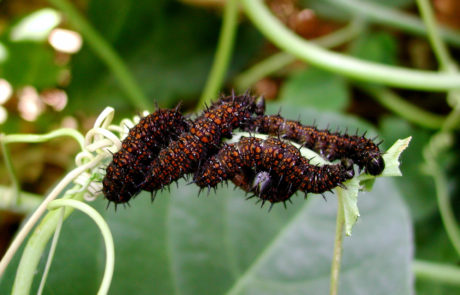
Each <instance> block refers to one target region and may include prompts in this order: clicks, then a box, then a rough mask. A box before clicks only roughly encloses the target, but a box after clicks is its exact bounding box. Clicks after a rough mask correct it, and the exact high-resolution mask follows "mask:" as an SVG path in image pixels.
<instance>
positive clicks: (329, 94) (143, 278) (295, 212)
mask: <svg viewBox="0 0 460 295" xmlns="http://www.w3.org/2000/svg"><path fill="white" fill-rule="evenodd" d="M301 2H303V3H306V4H307V5H309V7H312V8H317V9H318V10H317V11H318V12H319V13H320V14H321V15H324V16H328V17H331V18H334V19H335V20H345V19H347V20H348V19H349V18H350V15H348V14H344V13H342V12H341V11H340V10H333V9H330V5H328V4H326V3H324V1H316V0H315V1H313V0H309V1H301ZM380 2H381V1H379V3H380ZM411 3H413V1H410V0H394V1H385V5H390V6H393V5H395V6H398V7H399V6H405V5H408V4H411ZM85 4H86V3H85ZM80 8H81V9H82V10H84V11H85V14H86V17H87V19H88V21H89V22H90V23H91V24H92V25H93V26H94V27H95V29H96V30H97V31H98V32H100V33H101V34H102V36H103V37H104V38H105V39H106V40H107V41H108V42H109V43H110V44H111V45H112V46H113V47H114V48H115V50H116V51H117V52H118V53H119V54H120V56H121V57H122V59H123V60H124V61H125V62H126V65H127V66H128V68H129V69H130V71H131V72H132V73H133V75H134V77H135V80H136V81H137V82H138V84H139V85H140V86H141V88H142V90H143V91H144V93H145V94H146V95H147V96H148V97H149V98H150V99H151V105H152V108H151V109H153V108H154V102H159V104H160V105H161V106H165V107H171V106H174V105H175V104H176V103H178V102H179V101H183V102H184V103H185V108H187V107H188V109H192V106H193V104H194V103H196V101H197V99H198V97H199V95H200V92H201V91H202V88H203V85H204V83H205V81H206V79H207V75H208V72H209V69H210V67H211V63H212V60H213V55H214V51H215V46H216V42H217V38H218V33H219V28H220V23H221V15H220V12H219V11H218V10H216V9H204V8H198V7H191V6H187V5H185V4H181V3H179V2H177V1H167V0H157V1H136V2H133V1H126V0H116V1H107V0H101V1H89V2H88V3H87V6H85V7H80ZM9 32H10V31H9V30H5V31H3V34H2V35H0V42H1V43H2V45H3V46H5V48H7V50H8V52H9V56H8V59H7V60H6V61H4V62H0V76H1V77H3V78H5V79H7V80H8V81H10V83H11V84H12V85H13V86H14V88H15V89H18V88H19V87H22V86H24V85H32V86H35V87H36V88H37V89H39V90H43V89H47V88H52V87H61V88H64V89H65V90H66V91H67V93H68V95H69V103H68V105H67V107H66V108H65V109H64V111H63V112H62V113H59V114H56V113H53V114H46V115H45V116H41V117H40V118H39V120H38V121H37V122H35V124H36V126H38V127H36V129H37V130H41V131H46V130H48V129H50V126H52V125H53V123H54V124H56V122H57V121H58V120H59V119H61V118H62V117H64V116H65V115H78V116H79V117H80V118H81V117H84V118H86V119H87V118H88V117H90V116H94V115H96V114H98V113H99V112H100V111H101V110H102V109H103V108H104V107H105V106H113V107H115V108H116V111H117V117H118V118H122V117H125V116H131V115H132V114H133V113H135V112H136V111H140V110H137V109H135V108H134V107H133V106H132V105H131V103H130V102H129V101H128V100H127V99H126V97H125V94H124V93H123V92H122V91H121V89H120V86H119V84H118V82H117V81H116V80H115V78H114V76H113V75H112V73H110V72H109V71H108V70H107V67H106V66H105V65H104V64H103V63H102V62H101V61H100V60H99V59H98V58H97V57H96V55H95V54H94V52H92V50H91V49H90V48H89V46H87V44H84V46H83V48H82V50H81V51H80V52H79V53H77V54H76V55H75V56H72V57H71V60H70V63H69V64H67V65H60V64H58V63H57V62H56V59H55V56H54V52H53V50H52V49H51V48H50V46H49V45H48V44H47V43H46V42H45V41H44V40H42V41H38V42H37V41H35V42H32V41H20V42H13V41H11V40H10V39H9ZM399 41H400V40H399V39H398V37H397V36H396V35H395V34H392V33H388V32H380V31H379V32H377V30H376V29H375V28H373V27H370V26H369V28H368V30H367V31H366V32H365V33H363V34H361V36H360V37H359V38H357V39H356V40H355V41H354V42H352V43H351V44H349V46H348V47H347V48H346V50H348V52H349V53H350V54H352V55H354V56H356V57H359V58H362V59H367V60H372V61H375V62H379V63H385V64H390V65H391V64H398V63H400V60H399V58H400V54H399V53H400V51H402V50H403V48H401V47H400V46H401V44H400V42H399ZM264 44H265V41H264V39H263V38H262V36H261V35H260V34H259V33H258V32H257V31H256V30H255V29H254V28H253V27H252V26H251V25H250V24H249V23H248V22H246V21H242V22H241V24H240V26H239V28H238V37H237V41H236V48H235V50H234V55H233V58H232V61H231V63H230V64H231V66H230V68H229V70H228V79H227V83H226V88H225V89H226V90H228V89H231V83H230V82H231V80H232V78H233V77H234V76H235V75H237V74H238V73H240V72H241V71H243V70H244V69H246V68H248V67H249V66H250V65H252V64H253V63H255V62H257V60H259V59H260V58H261V57H263V56H265V55H266V54H265V52H263V49H266V48H267V46H266V47H263V46H264ZM66 70H68V71H69V72H70V81H69V84H68V85H66V84H62V81H61V78H62V76H61V74H62V73H63V71H66ZM354 83H355V82H354V81H348V80H346V79H345V78H343V77H340V76H337V75H335V74H333V73H329V72H324V71H322V70H319V69H316V68H312V67H306V68H303V69H301V70H300V71H296V72H292V73H289V72H288V73H287V74H286V76H285V80H283V81H282V84H281V87H280V93H279V97H278V99H279V101H278V102H277V103H276V104H275V103H270V104H269V106H268V109H269V113H276V111H277V109H278V108H279V107H281V109H282V114H284V115H286V117H288V118H290V119H297V117H298V115H300V116H301V118H302V122H303V123H306V124H311V123H313V122H316V123H317V124H319V127H323V128H326V126H329V127H330V128H331V129H333V130H335V129H339V130H341V131H344V130H345V129H348V130H355V129H359V130H360V131H364V130H371V132H370V133H371V134H370V135H368V136H372V135H376V134H379V135H380V137H381V138H382V139H384V141H385V143H384V145H387V144H388V145H391V143H393V142H394V141H395V140H396V139H397V138H404V137H407V136H412V137H413V140H412V142H411V145H410V146H409V148H408V150H407V152H405V153H404V154H403V157H402V166H401V170H402V172H403V175H404V176H403V177H401V178H399V179H395V180H386V179H385V180H384V179H378V180H377V181H376V185H375V187H374V189H373V191H372V192H370V193H363V194H360V196H359V206H360V212H361V213H362V216H361V218H360V220H359V222H358V224H357V225H356V227H355V231H354V232H353V236H352V237H351V238H346V239H345V242H344V244H345V245H344V257H343V264H342V271H341V279H340V280H341V281H340V293H341V294H412V293H413V292H414V290H416V292H417V293H418V294H457V293H458V292H459V288H458V287H457V288H454V287H446V286H444V285H441V284H436V283H432V282H419V281H417V283H416V284H415V286H413V282H412V276H413V274H412V271H411V261H412V259H413V256H414V255H415V257H416V258H420V259H430V260H434V261H438V262H442V263H454V262H458V257H457V256H456V254H455V252H454V251H453V249H452V246H451V245H450V242H449V240H448V239H447V237H446V235H445V233H444V228H443V227H442V223H441V221H440V217H439V214H438V211H437V210H436V208H437V206H436V197H435V189H434V185H433V182H432V179H431V178H430V177H428V176H426V175H425V174H424V172H423V169H422V163H423V156H422V152H423V148H424V147H425V145H426V143H427V141H428V140H429V138H430V136H431V135H432V131H428V130H426V129H423V128H421V127H418V126H414V125H413V124H411V123H409V122H407V121H406V120H404V119H402V118H399V117H396V116H394V115H391V114H388V112H386V111H382V110H379V113H378V114H376V115H374V114H370V115H371V116H370V117H372V118H373V119H375V120H378V122H377V123H378V124H377V125H378V128H379V130H378V131H375V129H374V128H375V126H374V128H372V125H370V124H369V123H365V122H363V121H362V120H360V119H357V118H355V117H354V116H352V115H344V114H343V113H344V112H345V111H346V110H350V109H351V110H353V101H354V98H353V95H355V94H356V95H362V94H361V93H359V92H357V91H351V89H354V88H353V87H354V85H355V84H354ZM355 103H356V102H355ZM374 107H375V106H374ZM20 122H21V121H20V119H19V118H18V117H17V116H11V117H10V118H9V120H8V121H7V123H6V124H5V125H4V126H2V128H4V129H3V130H7V131H11V132H19V131H22V130H21V128H22V127H23V126H22V124H21V123H20ZM388 145H387V146H386V147H388ZM447 164H449V163H447ZM230 187H232V185H230ZM196 195H197V190H196V189H195V188H194V187H192V186H186V185H185V184H184V183H183V182H181V183H180V184H179V188H177V189H176V188H175V187H173V188H172V189H171V192H170V193H168V192H162V193H161V194H160V195H159V196H158V198H157V201H155V202H154V203H153V204H152V205H151V204H148V199H149V198H148V196H147V194H145V193H144V194H141V195H140V196H139V197H138V198H137V199H136V200H135V201H134V202H133V203H132V206H131V208H127V209H126V210H123V209H121V210H119V211H117V212H114V210H113V208H110V209H109V210H105V209H104V208H105V207H104V204H102V201H100V200H99V201H97V202H95V203H94V204H95V207H96V208H97V209H98V210H99V211H100V212H101V214H103V215H104V216H105V217H106V218H107V220H108V222H109V224H110V227H111V229H112V230H113V233H114V237H115V245H116V255H117V257H116V264H115V268H116V270H115V276H114V280H113V285H112V288H111V294H126V293H127V292H134V293H135V294H152V293H155V294H156V293H158V294H174V293H181V294H223V293H226V292H228V291H229V290H232V291H239V294H244V293H246V294H281V293H282V294H305V293H308V294H324V293H326V292H327V290H328V286H329V267H330V257H331V255H332V247H333V236H334V225H335V223H334V222H335V199H334V196H332V195H329V196H328V197H327V199H328V202H323V201H322V199H321V198H318V197H317V196H312V197H311V199H310V200H307V201H304V200H302V198H301V197H300V196H297V197H294V198H293V199H294V203H293V205H291V206H289V207H288V209H287V210H284V208H282V206H276V207H275V208H274V209H273V210H272V211H271V212H270V213H269V214H268V213H267V212H266V210H264V209H262V210H261V209H260V208H259V207H258V206H255V205H253V204H252V202H248V201H244V194H243V193H242V192H241V191H239V190H236V191H232V190H231V189H225V188H224V189H219V190H218V192H217V193H216V194H214V193H211V194H210V195H209V197H206V196H201V197H200V198H196ZM455 198H458V196H455ZM402 200H404V202H402ZM455 209H456V210H457V211H458V208H455ZM409 212H410V213H409ZM457 213H458V212H457ZM413 229H415V238H413V237H412V235H413V233H412V231H413ZM414 252H415V254H414ZM18 259H19V255H17V256H16V261H15V262H13V264H12V267H10V268H9V269H8V272H7V274H6V276H5V277H4V278H3V279H2V281H1V284H0V293H1V294H7V293H9V291H10V290H11V284H12V280H13V278H14V275H15V265H16V264H17V260H18ZM43 265H44V261H43V263H42V264H41V266H40V268H39V271H38V272H39V273H40V272H41V270H42V269H43ZM103 266H104V252H103V244H102V241H101V237H100V236H99V233H98V232H97V229H96V227H94V226H93V225H90V222H89V221H88V219H87V218H86V217H85V216H83V215H81V214H74V215H72V216H71V218H70V219H68V220H67V221H66V222H65V225H64V229H63V233H62V237H61V240H60V243H59V246H58V251H57V253H56V257H55V259H54V263H53V266H52V268H51V273H50V277H49V279H48V282H47V285H46V288H45V294H54V293H59V294H92V293H95V291H96V289H97V288H98V286H99V282H100V278H101V276H102V271H103ZM35 284H36V286H35V288H37V284H38V280H35ZM414 288H415V289H414ZM133 290H135V291H133Z"/></svg>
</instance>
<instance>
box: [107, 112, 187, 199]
mask: <svg viewBox="0 0 460 295" xmlns="http://www.w3.org/2000/svg"><path fill="white" fill-rule="evenodd" d="M186 131H188V124H187V122H186V120H185V119H184V117H183V116H182V114H181V113H180V112H179V111H178V107H177V108H176V109H175V110H167V109H158V110H157V111H155V112H154V113H152V114H150V115H148V116H146V117H144V118H142V119H141V120H140V121H139V123H138V124H137V125H135V126H134V127H133V128H131V129H130V131H129V134H128V136H127V137H126V138H125V139H124V140H123V142H122V147H121V149H120V150H119V151H118V152H116V153H115V154H114V155H113V159H112V162H111V163H110V164H109V165H108V166H107V168H106V175H105V177H104V179H103V180H102V192H103V193H104V195H105V197H106V198H107V199H108V200H109V201H112V202H115V203H124V202H128V201H129V200H130V199H131V198H132V197H133V196H135V195H137V194H138V193H139V192H140V191H141V189H142V188H141V186H142V183H143V182H144V181H145V178H146V177H147V174H148V172H149V170H150V164H151V162H152V160H153V159H155V158H156V156H157V155H158V153H159V152H160V150H162V149H163V148H164V147H166V146H167V145H168V144H169V142H170V141H171V140H174V139H176V138H177V137H178V136H179V135H180V134H182V133H184V132H186Z"/></svg>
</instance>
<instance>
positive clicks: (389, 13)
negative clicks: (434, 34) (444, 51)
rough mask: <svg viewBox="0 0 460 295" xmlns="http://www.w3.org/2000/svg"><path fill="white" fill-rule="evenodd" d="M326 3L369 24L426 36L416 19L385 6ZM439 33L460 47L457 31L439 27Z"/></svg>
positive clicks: (341, 0) (349, 0) (352, 1)
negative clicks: (363, 18) (362, 18)
mask: <svg viewBox="0 0 460 295" xmlns="http://www.w3.org/2000/svg"><path fill="white" fill-rule="evenodd" d="M326 2H329V3H331V4H333V5H334V6H336V7H337V6H338V7H340V8H342V9H344V10H345V11H349V12H351V13H353V14H358V15H360V16H363V17H365V18H366V20H368V21H370V22H374V23H378V24H382V25H385V26H389V27H393V28H397V29H400V30H403V31H406V32H408V33H412V34H416V35H419V36H426V35H427V29H426V27H425V25H424V23H423V22H422V21H421V20H420V19H419V18H418V17H416V16H413V15H410V14H407V13H404V12H401V11H398V10H396V9H392V8H389V7H388V6H385V5H379V4H377V3H376V2H373V1H357V0H326ZM439 31H440V35H441V37H442V38H443V39H444V40H446V41H447V42H449V43H450V44H452V45H455V46H460V34H459V33H458V32H457V31H455V30H452V29H450V28H447V27H441V28H440V30H439Z"/></svg>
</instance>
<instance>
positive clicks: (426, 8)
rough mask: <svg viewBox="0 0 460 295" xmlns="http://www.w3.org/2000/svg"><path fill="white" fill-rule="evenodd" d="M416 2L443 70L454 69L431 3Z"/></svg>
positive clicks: (425, 1)
mask: <svg viewBox="0 0 460 295" xmlns="http://www.w3.org/2000/svg"><path fill="white" fill-rule="evenodd" d="M416 2H417V6H418V8H419V10H420V14H421V15H422V18H423V21H424V22H425V25H426V28H427V31H428V39H429V40H430V43H431V47H432V48H433V51H434V54H435V55H436V57H437V60H438V61H439V65H440V69H441V71H450V70H451V69H454V66H453V62H452V60H451V58H450V55H449V51H448V50H447V47H446V45H445V44H444V42H442V40H441V38H440V36H439V32H438V27H437V25H436V20H435V18H434V15H433V10H432V9H431V7H430V4H429V3H428V1H427V0H416Z"/></svg>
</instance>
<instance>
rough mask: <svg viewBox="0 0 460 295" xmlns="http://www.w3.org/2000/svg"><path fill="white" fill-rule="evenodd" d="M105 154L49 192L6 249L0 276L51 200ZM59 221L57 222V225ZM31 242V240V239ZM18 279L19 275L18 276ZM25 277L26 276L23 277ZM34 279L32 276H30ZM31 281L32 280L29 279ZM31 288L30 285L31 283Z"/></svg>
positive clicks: (92, 166)
mask: <svg viewBox="0 0 460 295" xmlns="http://www.w3.org/2000/svg"><path fill="white" fill-rule="evenodd" d="M104 157H105V156H104V155H103V154H101V155H98V156H96V158H94V160H93V161H91V162H88V163H86V164H84V165H82V166H79V167H77V168H75V169H74V170H72V171H71V172H69V173H68V174H67V175H66V176H65V177H64V178H63V179H62V180H61V181H60V182H59V183H58V184H57V185H56V187H55V188H53V190H52V191H51V192H50V193H49V194H48V196H47V197H46V198H45V199H44V200H43V202H42V203H41V204H40V206H38V208H37V210H35V212H34V213H33V214H32V215H31V216H30V217H29V219H28V220H27V222H26V223H25V224H24V226H23V227H22V229H21V230H20V231H19V233H18V234H17V235H16V237H15V238H14V240H13V242H12V243H11V245H10V246H9V247H8V250H7V251H6V253H5V255H4V256H3V257H2V260H1V261H0V277H1V276H2V275H3V272H4V271H5V269H6V267H7V266H8V264H9V263H10V261H11V259H12V258H13V256H14V254H15V253H16V251H17V250H18V249H19V247H20V246H21V244H22V242H23V241H24V239H25V238H26V237H27V235H28V234H29V232H30V231H31V230H32V228H33V227H34V226H35V224H36V223H37V221H38V220H39V219H40V217H41V216H42V215H43V213H44V212H45V211H46V207H47V206H48V204H49V202H51V201H52V200H54V199H56V198H57V196H58V195H59V194H60V193H61V192H62V191H63V190H64V189H65V187H66V186H67V185H69V183H71V182H72V180H74V179H75V178H77V177H78V175H80V174H81V173H83V172H85V171H86V170H87V169H92V168H94V166H95V165H97V164H98V163H99V162H100V161H101V160H102V159H103V158H104ZM56 224H57V223H55V225H56ZM29 242H30V240H29ZM23 259H24V256H23V257H22V259H21V261H23ZM38 259H39V257H37V261H36V262H37V263H38ZM16 279H17V277H16ZM23 279H24V278H23ZM30 279H32V278H30ZM29 283H31V281H29ZM29 288H30V285H29Z"/></svg>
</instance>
